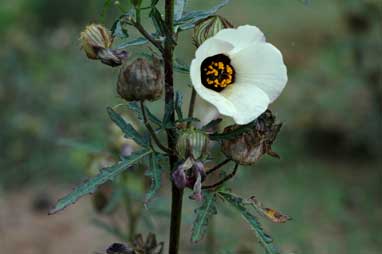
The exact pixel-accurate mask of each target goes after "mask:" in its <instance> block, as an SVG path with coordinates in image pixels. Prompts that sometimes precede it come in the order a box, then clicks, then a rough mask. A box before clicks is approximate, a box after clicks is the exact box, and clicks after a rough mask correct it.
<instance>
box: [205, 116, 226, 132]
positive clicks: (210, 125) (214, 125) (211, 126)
mask: <svg viewBox="0 0 382 254" xmlns="http://www.w3.org/2000/svg"><path fill="white" fill-rule="evenodd" d="M222 121H223V119H221V118H217V119H214V120H212V121H211V122H209V123H208V124H206V125H204V126H203V128H202V130H204V131H208V130H210V129H212V128H215V127H216V126H217V125H218V124H219V123H221V122H222Z"/></svg>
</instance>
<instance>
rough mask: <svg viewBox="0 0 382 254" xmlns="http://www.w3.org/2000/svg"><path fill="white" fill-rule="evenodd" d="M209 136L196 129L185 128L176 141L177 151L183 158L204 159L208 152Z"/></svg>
mask: <svg viewBox="0 0 382 254" xmlns="http://www.w3.org/2000/svg"><path fill="white" fill-rule="evenodd" d="M207 145H208V136H207V135H206V134H205V133H204V132H202V131H200V130H196V129H186V130H183V131H182V133H181V134H180V135H179V138H178V140H177V143H176V151H177V152H178V155H179V157H180V158H182V159H186V158H188V157H191V158H192V159H194V160H202V159H203V158H204V157H205V156H206V154H207Z"/></svg>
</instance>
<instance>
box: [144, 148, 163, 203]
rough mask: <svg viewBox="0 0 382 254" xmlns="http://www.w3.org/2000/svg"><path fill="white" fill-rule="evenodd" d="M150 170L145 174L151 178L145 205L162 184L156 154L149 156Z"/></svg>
mask: <svg viewBox="0 0 382 254" xmlns="http://www.w3.org/2000/svg"><path fill="white" fill-rule="evenodd" d="M149 166H150V169H149V171H148V172H147V174H146V175H147V176H149V177H150V178H151V186H150V189H149V191H148V192H147V193H146V198H145V203H146V204H147V203H148V202H149V201H150V200H151V199H152V198H153V197H154V196H155V194H156V193H157V192H158V190H159V188H160V186H161V184H162V172H163V170H162V167H161V166H160V164H159V159H158V157H157V155H156V154H151V156H150V163H149Z"/></svg>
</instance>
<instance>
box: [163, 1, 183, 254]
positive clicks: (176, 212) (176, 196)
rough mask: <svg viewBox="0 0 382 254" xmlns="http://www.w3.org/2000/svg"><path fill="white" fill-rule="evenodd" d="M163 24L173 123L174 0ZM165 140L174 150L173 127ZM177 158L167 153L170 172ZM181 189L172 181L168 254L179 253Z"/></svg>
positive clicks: (167, 91)
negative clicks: (165, 30)
mask: <svg viewBox="0 0 382 254" xmlns="http://www.w3.org/2000/svg"><path fill="white" fill-rule="evenodd" d="M165 25H166V28H167V34H166V39H165V42H164V50H163V61H164V74H165V103H166V105H165V110H166V111H167V113H169V115H170V121H171V123H175V112H174V108H175V107H174V77H173V65H174V62H173V54H174V43H173V37H174V0H165ZM166 132H167V142H168V147H169V149H171V150H175V144H176V132H175V130H174V129H167V130H166ZM177 160H178V158H177V157H176V155H174V154H170V155H169V163H170V169H171V172H173V171H174V170H175V164H176V162H177ZM182 203H183V190H180V189H178V188H177V187H176V186H175V184H174V183H172V201H171V222H170V240H169V254H178V253H179V240H180V226H181V221H182Z"/></svg>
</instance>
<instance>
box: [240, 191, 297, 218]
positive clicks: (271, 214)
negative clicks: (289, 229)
mask: <svg viewBox="0 0 382 254" xmlns="http://www.w3.org/2000/svg"><path fill="white" fill-rule="evenodd" d="M247 202H248V204H249V205H251V206H252V207H253V208H254V209H255V210H256V211H257V212H258V213H259V214H260V215H262V216H264V217H265V218H267V219H269V220H270V221H272V222H274V223H285V222H287V221H288V220H291V219H292V218H291V217H289V216H288V215H286V214H283V213H280V212H279V211H277V210H275V209H272V208H268V207H264V206H263V204H262V203H261V202H259V201H258V200H257V199H256V197H255V196H252V197H250V198H249V199H248V200H247Z"/></svg>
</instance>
